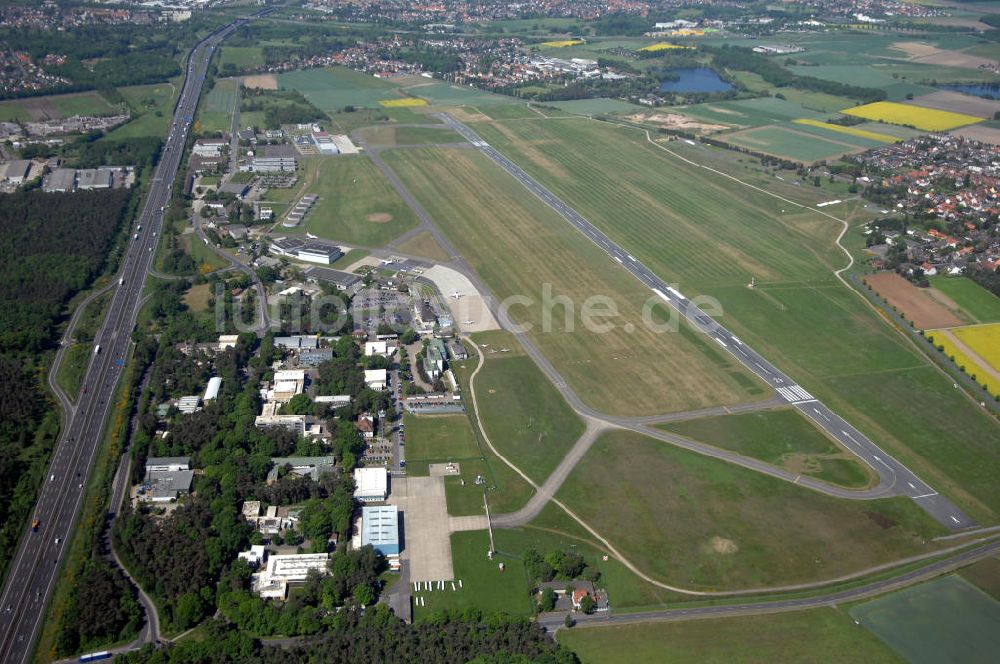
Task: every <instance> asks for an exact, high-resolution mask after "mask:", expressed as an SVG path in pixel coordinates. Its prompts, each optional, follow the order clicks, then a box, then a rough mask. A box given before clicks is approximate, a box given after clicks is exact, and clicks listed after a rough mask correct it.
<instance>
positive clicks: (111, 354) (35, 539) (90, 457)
mask: <svg viewBox="0 0 1000 664" xmlns="http://www.w3.org/2000/svg"><path fill="white" fill-rule="evenodd" d="M266 11H268V10H264V11H263V12H259V13H264V12H266ZM247 20H248V19H239V20H237V21H234V22H233V23H231V24H229V25H227V26H225V27H224V28H220V29H219V30H217V31H216V32H214V33H213V34H211V35H209V36H208V37H206V38H205V39H204V40H202V41H201V42H200V43H199V44H198V45H197V46H195V48H194V49H192V51H191V53H190V55H189V56H188V61H187V65H186V71H185V80H184V87H183V89H182V90H181V94H180V96H179V98H178V100H177V105H176V107H175V110H174V119H173V123H172V124H171V126H170V133H169V136H168V138H167V140H166V143H165V145H164V148H163V151H162V152H161V155H160V161H159V163H158V164H157V166H156V170H155V171H154V173H153V178H152V180H151V182H150V187H149V193H148V196H147V198H146V202H145V205H144V206H143V209H142V212H141V214H140V215H139V218H138V220H137V224H138V225H137V226H136V228H135V230H134V231H133V232H134V233H135V234H137V235H136V237H135V238H134V239H133V240H132V241H131V242H130V243H129V246H128V249H127V251H126V254H125V257H124V259H123V266H122V269H121V271H120V274H121V275H122V276H121V277H120V282H119V284H118V288H117V289H116V291H115V294H114V297H113V298H112V301H111V303H110V305H109V308H108V312H107V314H106V316H105V319H104V323H103V324H102V326H101V328H100V330H99V331H98V333H97V336H96V337H95V351H96V352H95V354H94V355H92V357H91V361H90V365H89V366H88V367H87V372H86V374H85V376H84V380H83V387H82V389H81V393H80V395H79V397H78V399H77V403H76V410H75V412H70V413H67V414H66V420H67V424H66V426H65V427H64V430H63V431H62V432H61V438H60V440H59V441H58V442H57V444H56V448H55V450H54V451H53V454H52V460H51V462H50V466H49V469H48V471H47V472H46V475H45V479H44V484H43V486H42V487H41V489H40V491H39V496H38V500H37V503H36V505H35V510H34V513H33V516H34V518H37V519H38V520H39V521H40V525H39V528H38V530H37V532H32V529H31V527H30V524H26V525H27V527H26V528H25V532H24V534H23V535H22V537H21V539H20V542H19V544H18V550H17V553H16V554H15V557H14V560H13V562H12V564H11V567H10V571H9V573H8V576H7V579H6V583H5V585H4V588H3V593H2V595H0V661H2V662H4V663H5V664H23V663H24V662H26V661H28V660H29V659H30V657H31V654H32V651H33V648H34V646H35V642H36V640H37V638H38V634H39V630H40V628H41V625H42V621H43V619H44V617H45V610H46V606H47V604H48V601H49V599H50V598H51V595H52V591H53V587H54V585H55V582H56V579H57V578H58V577H59V570H60V567H61V563H62V560H63V556H64V555H65V553H66V548H67V541H68V540H69V539H70V536H71V533H72V529H73V526H74V523H75V522H76V520H77V518H78V516H79V512H80V507H81V505H82V502H83V496H84V490H83V489H84V487H85V486H86V485H87V481H88V479H89V477H90V473H91V470H92V468H93V466H94V462H95V456H96V453H97V450H98V448H99V447H100V441H101V438H102V434H103V432H104V429H105V423H106V422H107V420H108V414H109V412H110V410H111V399H112V396H113V394H114V391H115V386H116V385H117V384H118V381H119V380H120V378H121V375H122V372H123V370H124V365H125V361H126V358H127V356H128V354H129V352H130V344H131V332H132V329H133V328H134V327H135V321H136V317H137V315H138V313H139V309H140V308H141V306H142V304H143V297H142V293H143V289H144V287H145V283H146V276H147V272H148V270H149V268H150V265H151V263H152V260H153V254H154V252H155V248H156V244H157V241H158V239H159V231H160V227H161V225H162V222H163V210H164V208H165V206H166V205H167V203H168V201H169V199H170V193H171V188H172V186H173V182H174V177H175V176H176V175H177V171H178V168H179V166H180V163H181V159H182V155H183V152H184V146H185V142H186V140H187V136H188V131H189V127H190V123H191V122H192V121H193V118H194V114H195V110H196V108H197V104H198V97H199V95H200V93H201V88H202V85H203V83H204V80H205V73H206V70H207V67H208V63H209V60H210V59H211V56H212V51H213V50H214V48H215V46H216V45H217V44H218V43H219V42H221V41H222V40H223V39H225V38H226V37H227V36H228V35H229V34H230V33H231V32H232V31H233V30H234V29H236V28H237V27H238V26H239V25H241V24H243V23H245V22H246V21H247Z"/></svg>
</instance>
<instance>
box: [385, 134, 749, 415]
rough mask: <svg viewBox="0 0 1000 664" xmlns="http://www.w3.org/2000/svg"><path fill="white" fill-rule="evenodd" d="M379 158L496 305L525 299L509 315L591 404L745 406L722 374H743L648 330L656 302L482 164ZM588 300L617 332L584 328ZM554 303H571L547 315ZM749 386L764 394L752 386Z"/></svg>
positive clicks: (401, 155) (423, 154) (741, 393)
mask: <svg viewBox="0 0 1000 664" xmlns="http://www.w3.org/2000/svg"><path fill="white" fill-rule="evenodd" d="M384 158H385V159H386V162H387V163H389V164H390V166H391V168H393V170H395V172H396V173H397V174H398V175H399V177H400V179H401V180H402V181H403V182H404V183H405V184H406V186H407V188H408V189H409V190H410V192H412V193H413V194H414V196H415V197H416V198H417V199H418V201H419V202H420V204H421V205H422V206H423V207H424V208H425V209H426V210H427V211H428V213H429V214H430V215H431V217H432V218H433V219H434V220H435V221H436V222H437V223H438V224H439V225H440V226H442V227H443V229H444V230H445V232H446V233H448V235H449V236H450V237H451V240H452V242H454V243H455V245H456V247H457V248H458V250H459V252H460V253H461V255H462V256H463V257H464V258H465V259H466V260H468V261H469V263H470V264H471V265H472V267H473V268H474V269H475V270H476V271H477V272H478V273H479V274H480V275H481V276H482V277H483V279H484V280H485V281H486V283H487V284H488V285H489V286H490V288H491V289H492V290H493V292H494V293H495V294H496V295H497V296H498V297H499V298H500V299H501V300H503V299H506V298H509V297H513V296H519V297H524V298H527V301H528V302H530V304H527V306H525V305H524V304H523V303H522V304H518V305H517V306H512V307H511V308H510V315H511V316H512V317H513V318H514V319H515V320H517V321H519V322H523V323H525V324H527V323H530V324H531V330H530V331H529V332H528V334H529V335H530V336H531V337H532V339H533V340H534V341H535V343H537V344H538V345H539V346H540V348H541V350H542V352H544V353H545V355H546V357H547V358H548V359H549V360H550V361H551V362H552V363H553V364H554V365H555V366H556V368H557V369H558V370H559V371H560V373H562V375H563V376H564V377H565V378H566V379H567V380H568V381H569V383H570V384H571V385H572V386H573V388H574V389H575V390H576V392H577V393H578V394H579V395H580V397H581V398H582V399H583V400H584V401H586V402H587V403H588V404H589V405H591V406H593V407H594V408H596V409H597V410H601V411H605V412H609V413H614V414H621V415H625V414H634V415H638V414H643V413H657V412H668V411H673V410H689V409H692V408H699V407H704V406H706V405H709V404H718V403H734V402H740V401H746V400H749V399H751V398H752V395H751V393H750V392H749V390H748V388H747V387H745V386H744V384H742V383H741V382H740V379H737V378H734V376H733V375H731V373H730V372H734V373H736V374H737V375H739V376H740V377H741V378H742V380H743V381H748V382H749V379H748V378H747V377H746V375H745V374H743V372H742V370H741V369H738V368H737V367H736V366H735V365H734V363H732V362H730V361H729V360H727V359H726V358H721V362H720V363H719V364H716V363H715V362H713V361H712V360H711V359H710V358H709V357H708V356H707V355H706V354H705V353H704V352H702V348H703V347H707V345H706V344H704V342H701V344H700V345H699V343H697V342H692V341H690V340H689V339H688V337H686V336H684V335H681V334H676V333H657V332H655V331H653V330H652V329H650V327H649V326H647V325H646V324H644V322H643V320H642V307H643V304H644V303H645V302H646V301H648V300H649V299H650V298H651V297H652V294H651V293H649V292H648V291H646V290H645V289H643V288H642V287H640V286H639V284H638V283H637V282H636V281H635V280H634V279H633V278H632V277H631V276H630V275H629V274H628V273H627V272H625V271H624V270H623V269H621V268H620V267H619V266H618V265H617V264H616V263H613V262H612V261H611V260H610V259H609V258H608V257H607V256H606V255H604V254H603V253H602V252H601V251H600V250H598V249H597V248H596V247H595V246H594V245H593V244H591V243H590V242H589V241H587V240H586V239H585V238H583V237H582V236H581V235H580V234H579V233H577V232H576V231H575V230H574V229H573V228H572V227H571V226H570V225H569V224H568V223H567V222H566V221H564V220H563V219H562V218H561V217H559V216H558V215H556V213H555V212H554V211H552V210H551V209H550V208H548V207H546V206H544V205H543V204H542V203H541V202H540V201H539V200H537V199H536V198H535V197H533V196H531V195H529V194H528V193H527V192H526V191H525V190H524V188H523V187H521V185H520V184H518V183H517V181H516V180H514V179H513V178H511V177H510V176H509V175H508V174H507V173H506V172H505V171H503V170H501V169H500V168H499V167H498V166H496V165H495V164H493V163H492V162H490V161H489V160H488V159H487V158H486V157H485V156H483V155H481V154H478V153H472V152H469V151H466V150H443V149H415V150H392V151H388V152H386V153H384ZM546 292H549V295H548V298H546V296H545V293H546ZM592 296H603V297H606V298H611V300H612V301H613V302H614V305H615V307H616V308H617V311H618V315H617V316H614V317H608V318H602V319H600V323H601V324H605V323H607V324H609V325H610V326H612V328H613V329H609V330H608V331H606V332H604V333H600V332H599V331H596V330H594V329H587V326H585V325H584V324H583V322H582V320H581V317H580V312H581V310H582V308H583V305H584V302H585V301H586V300H587V299H588V298H591V297H592ZM556 298H562V300H564V301H565V300H566V299H567V298H568V302H569V305H568V306H567V305H565V304H563V303H559V304H551V306H548V307H547V306H546V305H545V300H546V299H548V301H549V302H550V303H552V302H555V300H556ZM546 310H548V311H549V314H548V317H549V323H548V325H545V324H543V323H544V318H545V317H546V314H545V311H546ZM568 314H569V315H568ZM626 324H631V325H632V327H631V328H629V329H631V331H627V330H626V327H625V326H626ZM749 388H756V390H757V392H758V393H759V394H763V391H762V390H760V388H759V387H757V386H756V385H755V384H754V383H753V382H749Z"/></svg>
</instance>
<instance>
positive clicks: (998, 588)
mask: <svg viewBox="0 0 1000 664" xmlns="http://www.w3.org/2000/svg"><path fill="white" fill-rule="evenodd" d="M959 574H960V575H961V576H962V578H963V579H965V580H966V581H968V582H969V583H972V584H973V585H975V586H976V587H977V588H979V589H980V590H982V591H983V592H985V593H986V594H988V595H990V596H991V597H993V598H994V599H996V600H1000V558H984V559H982V560H980V561H978V562H975V563H972V564H971V565H969V566H968V567H963V568H962V569H961V570H959Z"/></svg>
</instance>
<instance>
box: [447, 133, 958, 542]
mask: <svg viewBox="0 0 1000 664" xmlns="http://www.w3.org/2000/svg"><path fill="white" fill-rule="evenodd" d="M436 116H437V117H439V118H440V119H441V120H442V121H443V122H444V123H445V124H446V125H447V126H449V127H450V128H451V129H453V130H455V131H456V132H458V133H460V134H461V135H462V136H463V137H464V138H465V139H466V140H468V141H469V142H470V143H472V145H473V146H475V147H476V148H478V149H479V151H480V152H482V153H483V154H484V155H486V156H487V157H488V158H489V159H490V160H492V161H493V162H494V163H496V164H497V165H498V166H500V167H501V168H502V169H504V170H505V171H507V173H509V174H510V175H511V176H512V177H514V178H515V179H516V180H517V181H518V182H520V183H521V185H522V186H524V188H525V189H527V190H528V191H530V192H531V193H532V194H534V195H535V196H537V197H538V198H539V199H541V200H542V202H544V203H545V204H546V205H548V206H549V207H551V208H552V209H553V210H555V211H556V212H557V213H558V214H559V215H560V216H561V217H563V219H565V220H566V221H567V222H569V223H570V224H571V225H572V226H573V227H575V228H576V229H577V230H578V231H579V232H581V233H582V234H583V235H584V236H586V237H587V238H588V239H589V240H590V241H591V242H593V243H594V244H595V245H597V246H598V247H599V248H600V249H601V250H603V251H604V252H605V253H606V254H607V255H608V257H609V258H610V259H611V260H613V261H615V262H616V263H618V264H619V265H621V267H623V268H624V269H625V270H627V271H628V272H629V273H630V274H632V276H634V277H635V278H636V279H638V280H639V281H640V282H641V283H642V284H643V285H644V286H646V287H647V288H648V289H649V290H650V292H651V293H652V294H653V295H654V296H655V297H657V298H659V299H660V300H662V302H663V303H664V304H665V305H666V306H669V307H670V308H672V309H674V310H675V311H677V312H678V313H679V314H680V315H681V316H683V317H684V318H685V319H686V320H687V321H688V322H690V323H691V325H692V326H694V327H695V328H696V329H698V330H700V331H701V332H702V333H704V334H705V335H707V336H708V337H709V338H711V339H712V340H713V341H714V342H715V343H716V344H717V345H718V346H719V347H720V348H721V349H723V350H724V351H725V352H727V353H729V354H730V355H732V356H733V357H734V358H735V359H736V360H737V361H738V362H739V363H740V364H742V365H743V366H744V367H746V369H747V370H748V371H750V372H751V373H753V374H754V375H756V376H757V377H758V378H760V379H761V380H762V381H763V382H765V383H766V384H768V385H769V386H770V387H771V388H772V389H774V390H775V392H777V394H778V395H779V396H780V397H781V399H782V400H783V401H784V402H786V403H788V404H790V405H792V406H793V407H794V408H795V409H797V410H798V411H799V412H801V413H802V414H803V415H805V416H806V417H808V418H809V419H811V420H812V421H813V422H815V423H816V424H817V425H818V426H819V427H820V428H821V429H823V430H824V431H826V432H827V433H828V434H829V435H830V436H831V437H832V438H834V439H835V440H836V441H838V442H839V443H840V445H841V446H842V447H843V448H844V449H846V450H848V451H850V452H852V453H853V454H855V455H856V456H858V457H859V458H860V459H861V460H862V461H864V462H865V463H866V464H868V465H869V466H870V467H871V468H872V469H873V470H874V471H875V472H876V473H877V474H878V476H879V478H880V479H881V484H880V487H879V488H880V493H881V494H882V495H886V496H890V495H900V496H907V497H909V498H910V499H912V500H913V501H914V502H916V503H917V505H919V506H920V507H921V508H923V509H924V510H925V511H926V512H927V513H928V514H929V515H931V516H932V517H933V518H934V519H935V520H937V521H938V522H939V523H941V524H942V525H944V526H945V527H947V528H948V529H950V530H953V531H956V530H961V529H965V528H971V527H974V526H976V525H977V524H976V522H975V521H974V520H973V519H972V518H971V517H969V516H968V515H967V514H965V513H964V512H963V511H962V510H961V509H959V508H958V506H957V505H955V504H954V503H952V502H951V501H950V500H949V499H948V498H946V497H944V496H942V495H941V494H939V493H938V492H937V491H935V490H934V489H933V488H932V487H931V486H930V485H928V484H927V483H926V482H924V481H923V480H921V479H920V478H919V477H917V475H916V474H915V473H913V472H912V471H911V470H909V469H908V468H907V467H906V466H904V465H903V464H902V463H900V462H899V461H898V460H896V459H895V458H894V457H892V456H891V455H890V454H888V453H886V452H885V451H884V450H882V449H881V448H880V447H879V446H878V445H876V444H875V443H874V442H872V441H871V440H870V439H868V438H867V437H866V436H865V435H864V434H862V433H861V432H860V431H858V430H857V429H855V428H854V427H853V426H851V425H850V424H849V423H848V422H847V421H845V420H844V419H843V418H842V417H840V416H839V415H837V414H836V413H834V412H833V411H832V410H830V409H829V408H828V407H827V406H826V405H825V404H823V402H821V401H820V400H819V399H817V398H816V397H815V396H813V395H812V394H810V393H809V392H807V391H806V390H805V389H804V388H803V387H802V386H800V385H798V384H796V382H795V381H794V380H792V379H791V378H790V377H788V376H787V375H785V374H784V373H782V372H781V371H780V370H779V369H778V368H777V367H775V366H774V365H772V364H771V363H770V362H768V361H767V359H765V358H764V357H763V356H762V355H761V354H760V353H758V352H756V351H755V350H754V349H753V348H751V347H750V346H749V345H747V344H746V343H745V342H744V341H742V340H741V339H739V338H738V337H737V336H736V335H734V334H733V333H731V332H730V331H729V330H727V329H726V328H725V327H723V326H722V325H720V324H719V323H718V322H717V321H715V320H714V319H712V318H711V317H709V316H708V315H706V314H705V312H704V311H702V310H701V309H700V308H699V307H698V306H697V304H695V303H693V302H692V301H691V300H690V299H689V298H687V297H685V296H684V295H683V294H682V293H681V292H680V291H679V290H677V288H675V287H674V286H672V285H670V284H668V283H667V282H665V281H664V280H663V279H661V278H660V277H658V276H657V275H656V274H654V273H653V271H652V270H650V269H649V268H648V267H646V266H645V265H644V264H643V263H642V262H641V261H639V260H638V259H637V258H635V257H634V256H632V255H631V254H630V253H628V252H627V251H625V249H623V248H622V247H620V246H619V245H618V244H616V243H615V242H613V241H612V240H611V239H610V238H609V237H608V236H607V235H605V234H604V233H602V232H601V231H599V230H598V229H597V228H596V227H595V226H594V225H593V224H591V223H590V222H589V221H587V220H586V219H585V218H584V217H583V216H581V215H580V214H579V213H578V212H577V211H576V210H574V209H573V208H571V207H570V206H569V205H567V204H566V203H565V202H563V201H562V200H561V199H559V198H558V197H557V196H556V195H555V194H553V193H552V192H551V191H549V190H548V189H546V188H545V187H544V186H542V185H541V184H540V183H539V182H538V181H537V180H535V179H534V178H532V177H531V176H530V175H528V174H527V173H526V172H525V171H524V170H523V169H522V168H521V167H520V166H518V165H517V164H515V163H513V162H512V161H511V160H509V159H508V158H507V157H505V156H504V155H503V154H502V153H500V152H499V151H498V150H496V149H495V148H493V147H492V146H490V145H489V144H488V143H487V142H486V141H484V140H483V139H482V138H481V137H480V136H479V135H478V134H476V133H475V132H474V131H472V130H471V129H470V128H469V127H467V126H466V125H464V124H462V123H461V122H459V121H457V120H455V119H454V118H453V117H451V116H450V115H447V114H445V113H440V114H436ZM799 484H802V485H803V486H809V487H812V488H819V489H820V490H823V491H827V490H828V489H827V485H825V484H823V483H821V482H818V481H817V480H814V479H812V478H806V477H803V478H801V479H800V480H799Z"/></svg>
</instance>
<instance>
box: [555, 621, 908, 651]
mask: <svg viewBox="0 0 1000 664" xmlns="http://www.w3.org/2000/svg"><path fill="white" fill-rule="evenodd" d="M557 640H558V641H559V643H561V644H562V645H564V646H567V647H568V648H570V649H571V650H573V651H574V652H575V653H576V654H577V655H578V656H579V657H580V660H581V661H582V662H583V663H584V664H591V663H593V664H599V663H602V664H660V663H661V662H662V663H663V664H713V663H717V664H730V663H732V664H771V663H772V662H783V663H786V664H806V663H807V662H808V663H812V662H824V663H825V664H855V663H856V662H866V663H871V664H879V663H895V662H900V663H901V662H902V661H903V660H901V659H900V658H899V657H897V656H896V654H895V653H893V652H892V650H890V649H889V648H887V647H886V646H885V645H883V644H882V643H881V642H880V641H879V640H878V639H876V638H875V637H873V636H872V635H870V634H868V633H866V632H864V631H863V630H860V629H859V628H858V627H857V625H855V624H854V621H853V620H851V619H850V618H849V617H848V616H846V615H844V614H843V613H842V612H841V611H839V610H838V609H833V608H829V609H814V610H811V611H802V612H800V613H782V614H778V615H770V616H742V617H738V618H723V619H713V620H692V621H685V622H675V623H658V624H657V623H653V624H645V625H621V626H615V627H594V628H589V627H588V628H584V629H580V628H577V629H569V630H560V631H559V632H558V637H557Z"/></svg>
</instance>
